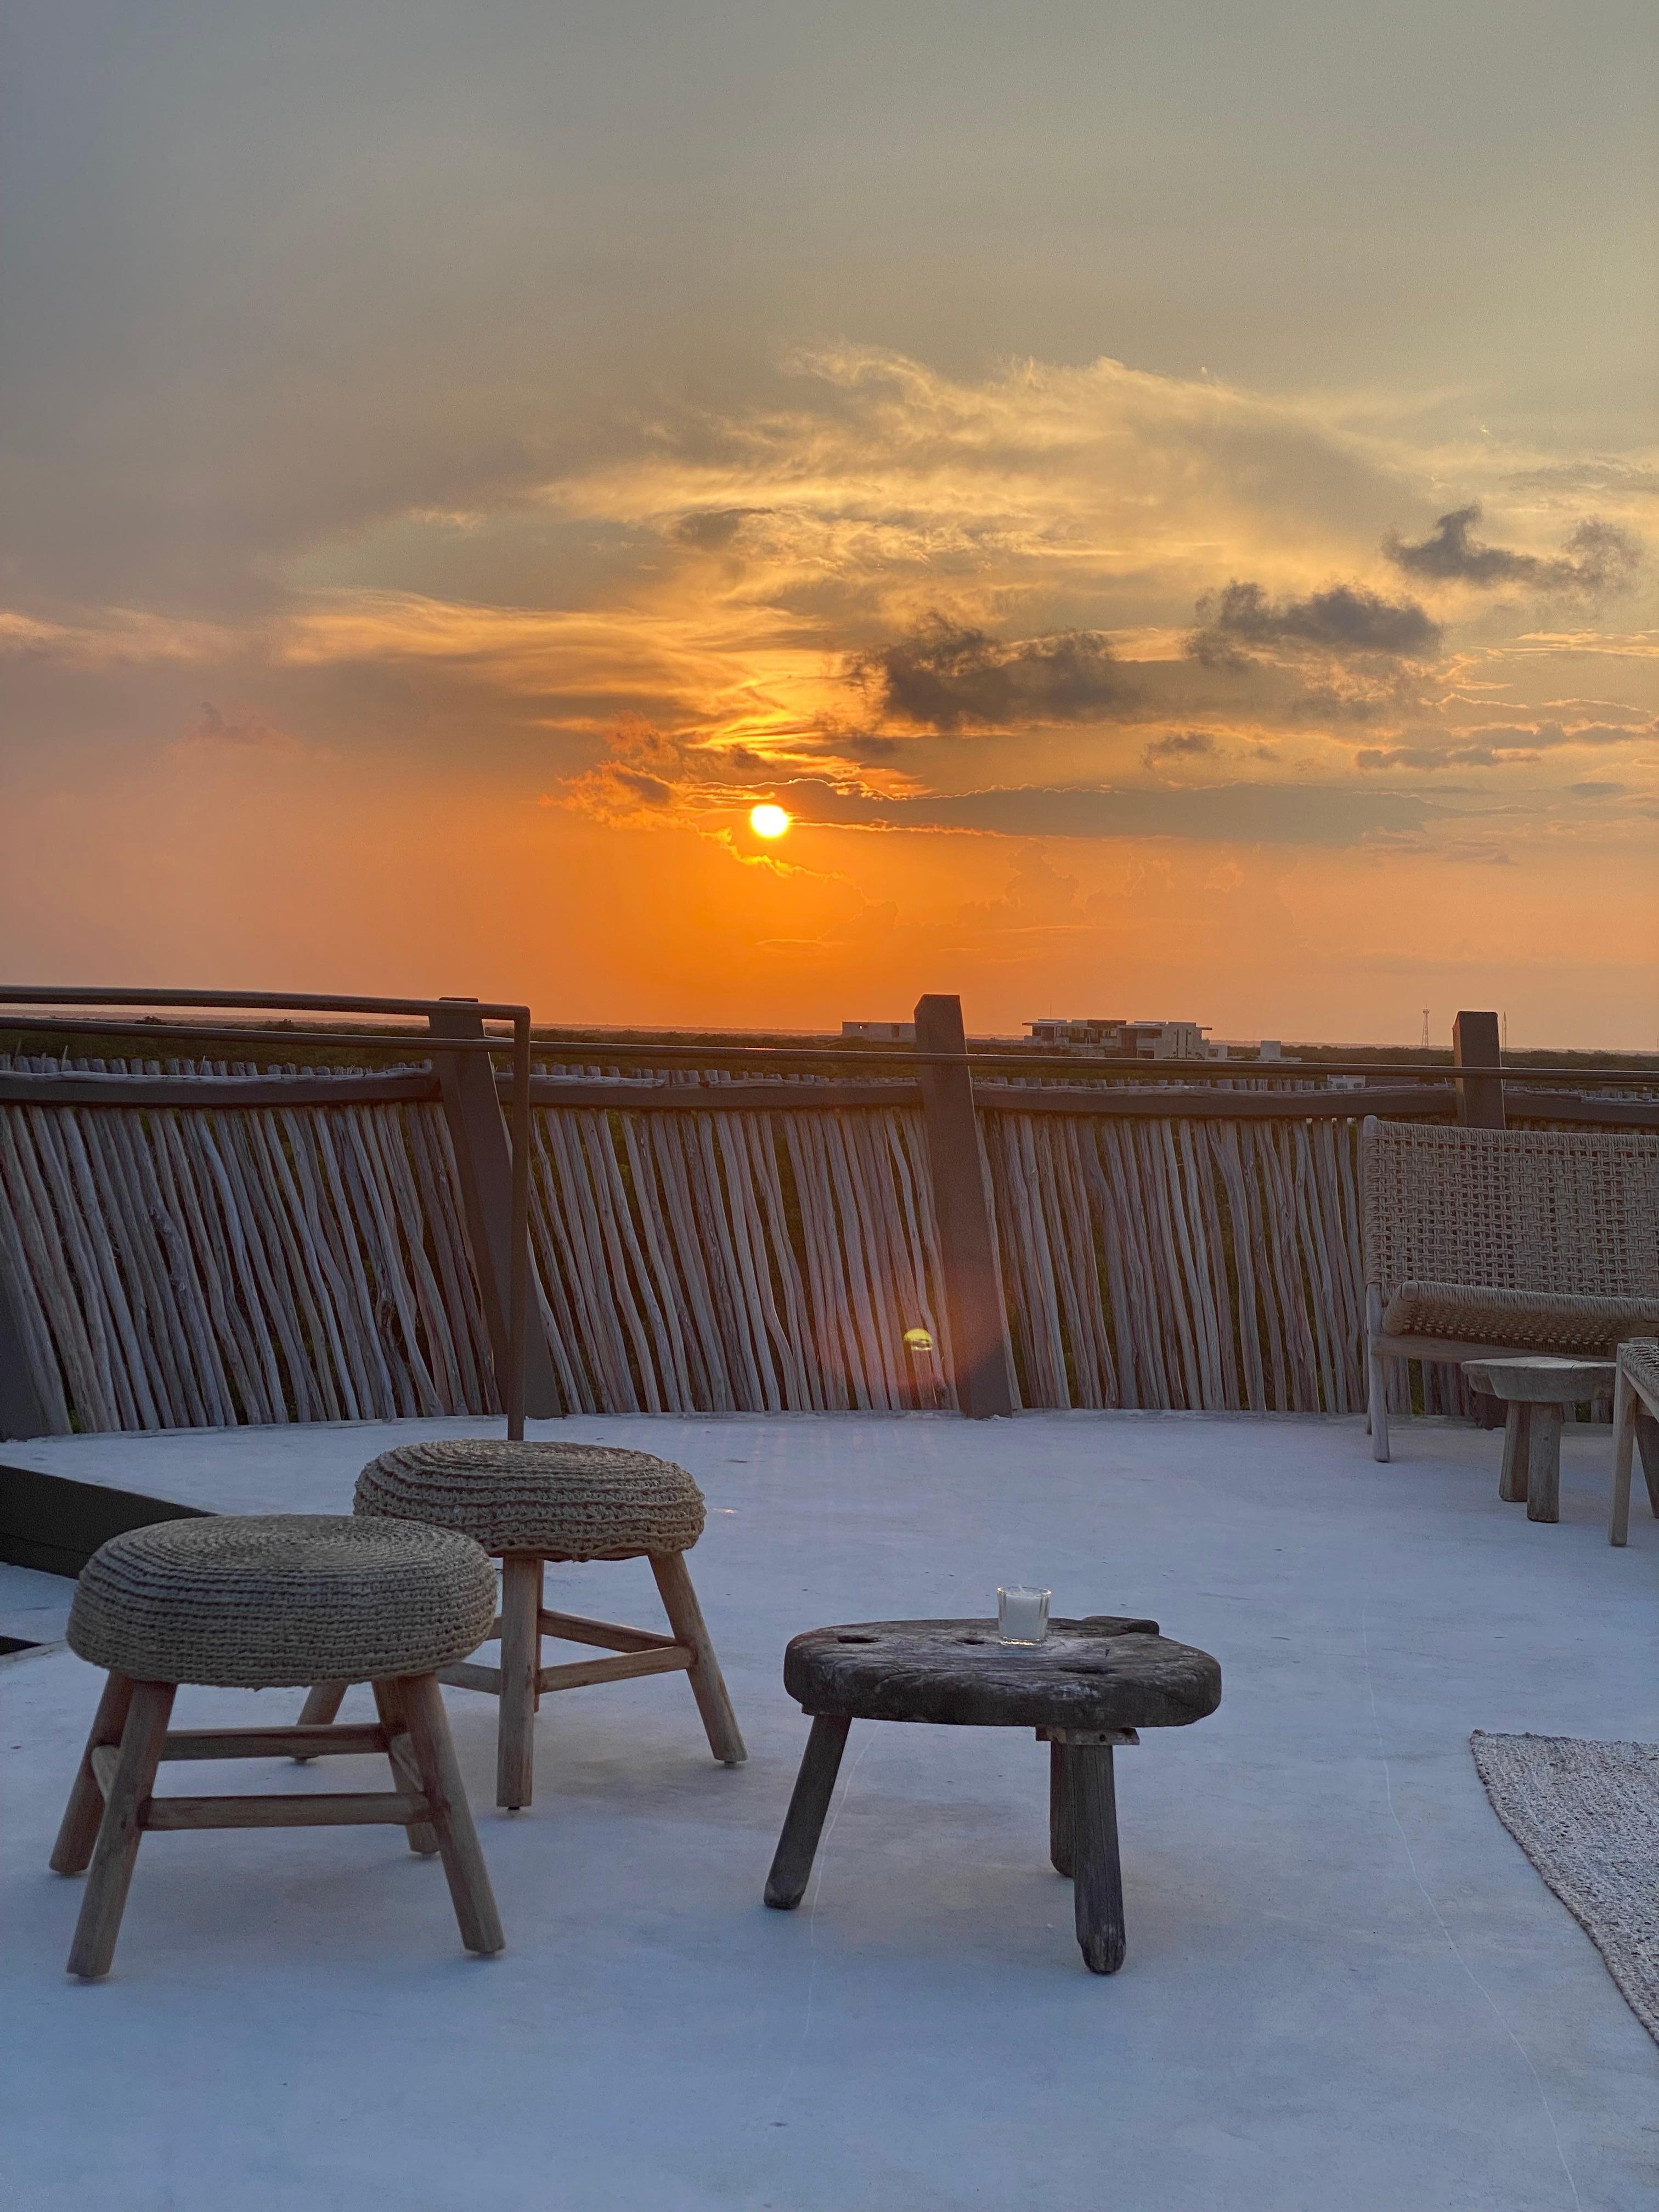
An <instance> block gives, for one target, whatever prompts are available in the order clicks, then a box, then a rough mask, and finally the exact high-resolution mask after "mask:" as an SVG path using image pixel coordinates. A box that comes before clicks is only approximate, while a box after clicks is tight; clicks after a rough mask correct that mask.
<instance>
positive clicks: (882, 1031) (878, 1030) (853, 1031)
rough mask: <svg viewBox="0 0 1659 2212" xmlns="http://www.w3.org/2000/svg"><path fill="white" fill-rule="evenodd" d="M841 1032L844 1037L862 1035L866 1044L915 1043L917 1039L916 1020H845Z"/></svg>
mask: <svg viewBox="0 0 1659 2212" xmlns="http://www.w3.org/2000/svg"><path fill="white" fill-rule="evenodd" d="M841 1033H842V1036H844V1037H861V1038H862V1039H863V1041H864V1042H865V1043H866V1044H914V1043H915V1041H916V1025H915V1023H914V1022H843V1023H842V1025H841Z"/></svg>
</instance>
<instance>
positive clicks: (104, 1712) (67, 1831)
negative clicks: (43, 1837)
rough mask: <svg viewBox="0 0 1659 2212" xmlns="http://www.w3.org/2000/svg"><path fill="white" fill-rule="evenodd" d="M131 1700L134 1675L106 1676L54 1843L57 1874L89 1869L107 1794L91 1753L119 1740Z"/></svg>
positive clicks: (54, 1870)
mask: <svg viewBox="0 0 1659 2212" xmlns="http://www.w3.org/2000/svg"><path fill="white" fill-rule="evenodd" d="M131 1703H132V1677H131V1675H130V1674H107V1675H106V1676H105V1678H104V1692H103V1695H102V1696H101V1697H100V1699H99V1700H98V1711H97V1712H96V1713H95V1714H94V1717H93V1723H92V1729H91V1732H90V1734H89V1735H88V1737H87V1747H86V1749H85V1750H84V1751H83V1752H82V1754H81V1769H80V1771H79V1773H77V1774H76V1778H75V1785H74V1787H73V1789H71V1790H70V1796H69V1803H68V1804H67V1805H65V1806H64V1817H63V1820H62V1821H61V1822H60V1823H59V1826H58V1841H57V1842H56V1843H55V1844H53V1845H52V1862H51V1863H52V1872H53V1873H54V1874H84V1873H85V1872H86V1869H87V1865H88V1861H89V1860H90V1859H91V1857H92V1850H93V1845H94V1844H95V1843H96V1842H97V1841H98V1831H99V1829H100V1827H101V1826H103V1824H104V1793H103V1791H102V1790H100V1788H99V1787H98V1782H97V1778H96V1777H95V1776H94V1773H93V1771H92V1754H93V1753H94V1751H101V1750H104V1749H106V1748H107V1747H109V1746H111V1745H113V1744H118V1743H119V1742H120V1741H121V1732H122V1730H123V1729H125V1726H126V1724H127V1708H128V1707H129V1706H130V1705H131Z"/></svg>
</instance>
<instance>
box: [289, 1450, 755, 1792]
mask: <svg viewBox="0 0 1659 2212" xmlns="http://www.w3.org/2000/svg"><path fill="white" fill-rule="evenodd" d="M356 1511H357V1512H358V1513H359V1514H360V1515H364V1516H388V1517H390V1518H392V1519H394V1520H400V1521H420V1522H426V1523H428V1525H436V1526H438V1527H441V1528H457V1529H460V1530H462V1531H464V1532H465V1534H467V1535H469V1536H471V1537H473V1538H475V1539H476V1541H477V1542H478V1543H480V1544H481V1545H482V1546H483V1548H484V1550H485V1551H486V1552H489V1553H493V1554H494V1555H495V1557H496V1558H497V1559H500V1560H501V1618H500V1620H497V1621H495V1623H493V1624H492V1626H491V1627H490V1629H489V1633H490V1634H492V1635H495V1636H499V1637H500V1638H501V1665H500V1666H499V1667H479V1666H474V1665H471V1664H465V1665H460V1666H453V1667H448V1668H444V1669H443V1670H442V1672H441V1677H440V1679H441V1680H443V1681H446V1682H453V1683H455V1684H457V1685H459V1686H460V1687H461V1688H463V1689H469V1690H484V1691H488V1692H490V1693H491V1694H492V1695H494V1696H496V1697H499V1699H501V1726H500V1729H499V1730H498V1731H497V1735H496V1756H495V1802H496V1803H497V1804H498V1805H501V1806H503V1807H505V1808H507V1810H508V1811H509V1812H517V1811H518V1810H519V1809H520V1807H522V1806H525V1805H527V1804H529V1802H530V1800H531V1790H532V1781H533V1767H534V1759H535V1749H534V1729H535V1720H536V1709H537V1706H538V1705H539V1703H540V1701H541V1695H542V1692H544V1691H549V1690H575V1689H580V1688H581V1687H582V1686H584V1685H586V1683H589V1682H618V1681H623V1680H626V1679H627V1678H628V1677H629V1675H633V1674H672V1673H675V1672H677V1671H683V1672H684V1673H685V1674H688V1675H689V1676H690V1681H691V1694H692V1696H693V1697H694V1698H695V1699H696V1701H697V1711H699V1712H700V1713H701V1714H702V1724H703V1727H704V1729H706V1730H707V1731H708V1747H709V1749H710V1750H711V1751H712V1752H713V1753H714V1756H715V1758H716V1759H719V1760H720V1762H721V1764H722V1765H726V1766H738V1765H741V1764H742V1762H743V1760H744V1759H745V1758H746V1757H747V1756H748V1754H747V1753H746V1752H745V1751H744V1744H743V1738H742V1736H741V1735H739V1734H738V1723H737V1717H736V1716H735V1715H734V1713H733V1712H732V1701H731V1699H729V1698H728V1697H727V1696H726V1682H725V1680H724V1678H723V1677H722V1675H721V1674H720V1661H719V1660H718V1659H717V1658H716V1657H715V1656H714V1644H712V1643H711V1642H710V1640H709V1635H708V1628H707V1626H705V1624H704V1621H703V1617H702V1609H701V1608H700V1607H699V1606H698V1604H697V1596H696V1591H695V1590H694V1589H692V1587H691V1577H690V1575H689V1574H688V1573H687V1572H686V1570H685V1559H684V1554H685V1553H686V1552H688V1551H689V1550H690V1547H691V1546H692V1545H693V1544H695V1543H696V1541H697V1539H698V1537H699V1536H700V1535H702V1524H703V1504H702V1492H701V1491H700V1490H699V1489H698V1487H697V1486H696V1483H695V1482H694V1481H693V1480H692V1479H691V1477H690V1475H689V1474H687V1473H686V1471H685V1469H684V1468H683V1467H676V1466H675V1465H674V1463H673V1462H672V1461H671V1460H665V1459H656V1458H653V1455H651V1454H650V1453H649V1452H636V1451H619V1450H617V1449H615V1448H614V1447H613V1446H611V1445H608V1444H583V1443H498V1442H495V1441H493V1440H490V1439H480V1438H472V1437H465V1438H453V1439H449V1440H447V1441H441V1442H437V1443H420V1444H400V1445H398V1447H397V1448H396V1449H394V1450H392V1451H389V1452H382V1453H381V1455H380V1458H379V1459H375V1460H371V1461H370V1462H369V1463H368V1466H367V1467H366V1468H364V1469H363V1471H362V1474H361V1475H359V1476H358V1478H357V1495H356ZM641 1558H643V1559H649V1561H650V1562H651V1571H652V1573H653V1575H654V1576H655V1577H656V1578H657V1588H658V1589H659V1591H660V1592H661V1594H662V1601H663V1609H664V1611H665V1613H667V1615H668V1625H669V1626H670V1628H671V1630H672V1632H673V1633H672V1634H671V1635H669V1636H663V1635H660V1634H659V1633H658V1632H655V1631H653V1630H651V1629H646V1628H624V1627H622V1626H619V1625H618V1624H617V1623H616V1622H614V1621H609V1620H584V1619H583V1618H582V1617H581V1616H580V1614H578V1613H550V1612H549V1611H548V1610H547V1609H546V1607H544V1605H543V1603H542V1595H543V1592H542V1567H543V1565H544V1562H545V1561H546V1560H549V1559H641ZM544 1636H552V1637H558V1638H563V1639H564V1640H565V1641H566V1642H568V1643H571V1644H592V1645H597V1646H598V1647H599V1650H603V1651H611V1652H615V1653H617V1654H618V1655H619V1656H617V1657H615V1658H610V1659H586V1660H582V1661H579V1662H577V1663H576V1664H574V1665H570V1666H562V1667H544V1666H543V1665H542V1638H544ZM339 1699H340V1690H339V1686H336V1685H328V1684H323V1685H319V1687H318V1688H317V1689H315V1690H313V1692H312V1694H311V1696H310V1698H309V1699H307V1703H306V1708H305V1711H304V1713H303V1715H302V1716H301V1718H302V1719H303V1720H306V1721H319V1720H327V1719H330V1718H331V1717H332V1716H333V1714H334V1713H335V1712H337V1711H338V1710H339Z"/></svg>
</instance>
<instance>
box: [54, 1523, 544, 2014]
mask: <svg viewBox="0 0 1659 2212" xmlns="http://www.w3.org/2000/svg"><path fill="white" fill-rule="evenodd" d="M494 1611H495V1576H494V1575H493V1574H492V1573H491V1571H490V1567H489V1561H488V1559H485V1557H484V1555H483V1553H482V1552H481V1551H480V1550H479V1549H478V1547H477V1545H476V1544H473V1543H470V1542H469V1541H467V1539H466V1538H465V1536H460V1535H457V1534H453V1533H452V1532H451V1531H449V1530H447V1529H442V1528H412V1527H408V1526H403V1525H399V1524H398V1523H395V1522H386V1521H358V1520H354V1519H352V1518H350V1517H349V1516H346V1515H343V1514H275V1515H270V1516H242V1515H226V1516H222V1517H220V1516H213V1517H207V1516H204V1517H202V1518H200V1519H191V1520H188V1521H163V1522H160V1523H158V1524H157V1525H156V1526H155V1527H152V1528H135V1529H131V1530H130V1531H129V1532H128V1533H127V1534H125V1535H122V1536H113V1537H112V1538H111V1539H110V1541H109V1542H108V1543H107V1544H106V1545H104V1546H103V1547H102V1548H101V1549H100V1550H99V1551H97V1552H95V1553H94V1554H93V1556H92V1558H91V1559H89V1560H88V1563H87V1565H86V1566H85V1568H84V1569H83V1570H82V1575H81V1579H80V1581H79V1582H78V1583H76V1590H75V1600H74V1603H73V1605H72V1606H71V1607H70V1619H69V1631H68V1633H69V1641H70V1648H71V1649H72V1650H76V1651H78V1652H79V1653H80V1655H81V1656H82V1658H83V1659H89V1660H91V1661H92V1662H93V1663H94V1666H99V1667H106V1668H108V1669H109V1679H108V1680H107V1681H106V1683H105V1685H104V1694H103V1696H102V1698H101V1699H100V1701H99V1706H98V1714H97V1717H96V1718H95V1719H94V1722H93V1724H92V1733H91V1735H89V1736H88V1739H87V1747H86V1752H85V1754H84V1756H83V1757H82V1761H81V1771H80V1772H79V1773H78V1774H77V1775H76V1779H75V1786H74V1788H73V1789H72V1790H70V1801H69V1804H68V1806H67V1808H65V1810H64V1820H63V1826H61V1827H60V1828H59V1830H58V1843H57V1847H56V1849H55V1850H53V1852H52V1867H53V1869H54V1871H56V1872H57V1873H58V1874H79V1873H81V1872H82V1869H84V1868H85V1867H86V1866H87V1865H88V1863H90V1864H91V1868H92V1875H91V1879H90V1880H89V1881H88V1884H87V1892H86V1895H85V1896H84V1898H83V1899H82V1902H81V1917H80V1920H79V1922H78V1923H77V1924H76V1930H75V1942H74V1945H73V1947H72V1948H71V1949H70V1956H69V1971H70V1973H72V1974H80V1975H82V1976H83V1977H84V1978H87V1979H88V1980H95V1979H96V1978H98V1976H99V1975H100V1974H106V1973H107V1972H109V1967H110V1960H112V1957H113V1956H114V1953H115V1939H116V1936H118V1933H119V1931H120V1926H121V1914H122V1911H123V1910H124V1908H125V1905H126V1898H127V1888H128V1885H129V1884H130V1883H131V1880H132V1868H133V1862H134V1860H135V1859H136V1858H137V1855H138V1839H139V1838H140V1836H141V1835H143V1832H145V1831H146V1830H147V1829H151V1828H305V1827H331V1826H340V1825H342V1824H345V1823H350V1824H353V1825H356V1824H358V1823H362V1822H370V1821H388V1822H392V1823H395V1824H396V1825H397V1826H399V1827H403V1828H405V1829H407V1830H408V1832H409V1841H410V1848H411V1850H416V1851H418V1852H420V1853H422V1855H423V1856H429V1855H430V1854H431V1853H433V1852H435V1851H436V1852H441V1854H442V1857H443V1863H444V1872H445V1874H446V1875H447V1876H448V1880H449V1893H450V1897H451V1899H453V1903H454V1906H455V1917H456V1919H457V1920H458V1921H459V1923H460V1928H461V1937H462V1940H463V1942H465V1945H466V1948H468V1950H469V1951H482V1952H490V1951H499V1950H500V1949H501V1945H502V1942H503V1940H504V1939H503V1937H502V1935H501V1921H500V1918H499V1917H498V1916H497V1914H496V1911H495V1898H494V1896H493V1895H492V1893H491V1891H490V1887H489V1874H488V1872H487V1871H486V1870H485V1867H484V1863H483V1856H482V1854H481V1853H480V1851H479V1849H478V1837H477V1830H476V1829H475V1828H474V1827H473V1825H472V1816H471V1814H470V1813H469V1812H468V1810H467V1804H466V1797H465V1792H464V1790H463V1789H462V1786H461V1777H460V1769H459V1766H458V1765H457V1764H456V1759H455V1751H454V1747H453V1744H452V1743H451V1741H450V1738H449V1725H448V1723H447V1721H446V1719H445V1717H444V1709H443V1700H442V1699H441V1697H440V1696H439V1694H438V1685H437V1680H436V1670H437V1669H438V1668H441V1667H443V1666H446V1665H447V1663H448V1662H450V1661H451V1660H453V1659H455V1658H458V1657H459V1656H460V1655H461V1654H462V1653H463V1652H465V1651H472V1650H477V1646H478V1644H480V1643H481V1642H482V1641H483V1638H484V1637H485V1636H486V1635H487V1634H488V1633H489V1623H490V1616H491V1614H492V1613H494ZM325 1678H326V1679H328V1680H338V1681H340V1682H342V1683H349V1682H362V1681H367V1682H371V1683H372V1684H373V1685H374V1699H375V1704H376V1705H377V1706H378V1708H379V1711H380V1720H379V1723H377V1724H376V1725H374V1726H370V1727H346V1728H249V1729H222V1728H217V1729H178V1730H174V1731H173V1732H172V1733H169V1731H168V1729H167V1720H168V1717H169V1715H170V1714H171V1712H172V1710H173V1694H174V1692H175V1690H176V1689H177V1687H178V1686H179V1683H181V1682H201V1683H207V1684H211V1685H214V1686H219V1687H222V1688H228V1689H246V1690H261V1689H275V1688H279V1687H297V1686H299V1685H301V1684H302V1683H314V1682H317V1681H319V1680H324V1679H325ZM336 1705H338V1700H336ZM296 1750H297V1751H300V1752H301V1754H302V1755H303V1756H305V1757H307V1758H315V1757H316V1756H318V1755H319V1753H352V1752H356V1753H362V1752H380V1753H382V1754H384V1756H385V1757H386V1759H387V1760H388V1761H389V1762H390V1765H391V1767H392V1782H393V1784H394V1788H393V1789H392V1790H391V1791H389V1792H387V1791H378V1792H374V1793H372V1794H362V1795H358V1794H351V1795H340V1796H320V1795H318V1796H311V1795H306V1794H303V1793H295V1794H292V1795H289V1796H277V1797H246V1796H244V1797H156V1796H151V1794H150V1793H151V1790H152V1789H153V1787H154V1784H155V1769H156V1766H157V1765H158V1763H159V1762H160V1761H161V1759H258V1758H266V1757H270V1755H272V1754H273V1753H284V1752H287V1753H293V1752H295V1751H296Z"/></svg>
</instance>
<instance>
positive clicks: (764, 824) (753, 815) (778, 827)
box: [749, 805, 789, 837]
mask: <svg viewBox="0 0 1659 2212" xmlns="http://www.w3.org/2000/svg"><path fill="white" fill-rule="evenodd" d="M749 827H750V829H752V830H753V831H754V833H755V835H756V836H757V837H781V836H782V835H783V833H784V831H785V830H786V829H787V828H788V827H789V817H788V816H787V814H786V813H785V812H784V811H783V809H782V807H781V806H770V805H763V806H751V807H750V810H749Z"/></svg>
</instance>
